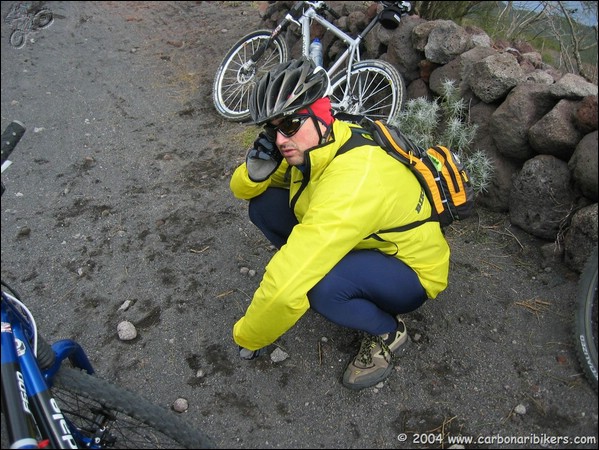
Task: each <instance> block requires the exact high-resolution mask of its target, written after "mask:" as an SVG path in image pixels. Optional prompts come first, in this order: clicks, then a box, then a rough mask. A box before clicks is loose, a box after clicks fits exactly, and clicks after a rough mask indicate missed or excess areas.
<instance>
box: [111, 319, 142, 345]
mask: <svg viewBox="0 0 599 450" xmlns="http://www.w3.org/2000/svg"><path fill="white" fill-rule="evenodd" d="M116 330H117V332H118V334H119V339H120V340H121V341H131V340H133V339H135V338H136V337H137V330H136V329H135V325H133V324H132V323H131V322H128V321H126V320H125V321H123V322H121V323H119V324H118V325H117V327H116Z"/></svg>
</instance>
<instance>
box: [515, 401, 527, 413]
mask: <svg viewBox="0 0 599 450" xmlns="http://www.w3.org/2000/svg"><path fill="white" fill-rule="evenodd" d="M514 412H515V413H516V414H519V415H521V416H523V415H524V414H526V406H524V405H523V404H522V403H520V404H519V405H518V406H516V407H515V408H514Z"/></svg>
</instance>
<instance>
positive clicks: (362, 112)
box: [212, 1, 411, 122]
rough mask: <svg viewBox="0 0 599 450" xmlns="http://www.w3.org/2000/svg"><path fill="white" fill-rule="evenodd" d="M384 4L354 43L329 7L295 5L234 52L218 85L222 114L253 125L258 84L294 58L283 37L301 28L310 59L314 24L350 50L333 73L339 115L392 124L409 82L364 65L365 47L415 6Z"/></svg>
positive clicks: (382, 65) (378, 65) (379, 65)
mask: <svg viewBox="0 0 599 450" xmlns="http://www.w3.org/2000/svg"><path fill="white" fill-rule="evenodd" d="M380 3H381V4H382V9H381V11H380V12H379V13H378V14H377V15H376V16H375V17H374V18H373V19H372V20H371V22H370V23H369V24H368V26H366V28H365V29H364V30H363V31H362V32H361V33H360V34H359V35H358V36H357V37H355V38H354V37H351V36H350V35H349V34H347V33H346V32H344V31H342V30H341V29H339V28H338V27H337V26H335V25H334V24H333V23H331V22H330V21H329V20H328V19H326V18H325V17H324V14H325V13H328V14H330V15H331V16H332V17H333V18H335V19H338V18H339V17H340V16H339V14H337V13H336V12H335V11H334V10H333V9H332V8H331V7H329V6H328V5H327V4H326V3H325V2H323V1H317V2H309V1H298V2H295V4H294V5H293V7H292V8H291V9H290V10H289V12H288V13H287V15H286V16H285V18H284V19H283V20H282V21H281V22H280V23H279V24H278V26H277V27H276V28H275V29H274V30H257V31H254V32H252V33H250V34H248V35H246V36H244V37H243V38H241V39H240V40H239V41H237V43H235V45H233V47H231V49H230V50H229V52H228V53H227V54H226V56H225V58H224V59H223V61H222V63H221V64H220V66H219V67H218V70H217V72H216V77H215V80H214V85H213V89H212V98H213V102H214V106H215V108H216V110H217V111H218V113H219V114H220V115H222V116H223V117H225V118H227V119H229V120H235V121H240V122H244V121H247V120H248V119H249V117H250V112H249V106H248V101H249V97H250V93H251V90H252V89H253V86H254V82H255V81H256V79H258V78H259V77H260V76H261V75H262V74H264V73H266V72H268V71H269V70H270V69H272V68H273V67H274V66H276V65H277V64H280V63H282V62H285V61H287V60H288V59H289V55H290V52H289V44H288V43H287V42H286V40H285V39H284V35H283V32H284V31H285V30H286V29H287V28H288V27H289V26H290V25H292V24H294V25H297V26H298V27H300V30H301V39H302V54H303V56H305V57H309V48H310V25H311V24H312V22H313V21H316V22H318V23H319V24H321V25H322V26H323V27H324V28H325V30H326V31H328V32H331V33H333V34H334V35H335V37H336V38H338V39H339V40H340V41H341V42H342V43H344V45H345V51H344V52H343V53H341V55H340V56H339V57H338V58H337V59H336V60H335V61H334V62H333V63H332V65H331V66H330V67H328V68H327V72H328V74H329V78H330V79H331V91H330V99H331V104H332V107H333V110H334V112H335V113H340V112H342V113H347V114H350V115H354V116H365V117H368V118H370V119H373V120H375V119H383V120H389V119H391V118H392V117H394V116H395V115H396V114H397V112H399V110H400V109H401V107H402V106H403V102H404V98H405V83H404V81H403V78H402V76H401V75H400V74H399V72H398V71H397V70H396V69H395V67H393V65H391V64H389V63H388V62H386V61H381V60H373V59H368V60H366V59H365V60H361V58H360V43H361V42H362V41H363V39H364V37H365V36H366V35H367V34H368V33H369V32H370V31H371V30H372V29H373V28H374V26H375V25H376V24H377V23H378V22H381V23H382V24H383V25H384V26H395V27H396V26H397V24H399V21H400V20H401V16H402V15H404V14H406V13H408V12H409V11H410V9H411V5H410V3H409V2H405V1H400V2H380ZM325 63H326V61H325Z"/></svg>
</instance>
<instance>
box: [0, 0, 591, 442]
mask: <svg viewBox="0 0 599 450" xmlns="http://www.w3.org/2000/svg"><path fill="white" fill-rule="evenodd" d="M12 3H13V2H2V17H3V18H4V17H5V15H6V13H7V11H8V9H9V8H10V6H11V4H12ZM48 6H49V7H50V8H51V9H52V11H53V12H54V14H55V22H54V24H53V25H52V26H51V27H50V28H48V29H45V30H41V31H38V32H36V33H33V34H31V35H30V36H29V37H30V40H28V42H27V44H26V45H25V46H24V47H23V48H21V49H15V48H12V47H11V46H10V45H9V42H8V37H9V34H10V32H11V25H10V24H8V23H5V22H4V21H3V22H2V33H1V39H2V43H1V45H2V99H1V109H2V129H4V128H5V127H6V125H7V124H8V123H9V122H10V121H12V120H15V119H16V120H20V121H21V122H23V123H24V124H25V125H26V127H27V130H28V131H27V133H26V135H25V137H24V138H23V140H22V142H21V144H20V145H19V147H18V149H17V151H16V153H15V155H14V157H13V158H12V160H13V161H14V166H13V167H11V168H10V170H9V171H8V173H7V175H6V176H3V181H4V182H5V184H6V186H7V192H6V194H5V195H4V196H3V198H2V279H3V280H5V281H7V282H9V283H10V284H11V285H15V287H17V288H18V289H19V290H20V291H21V292H22V293H23V294H24V295H26V297H27V298H28V300H27V303H28V304H29V305H30V306H31V307H32V308H33V310H34V313H35V314H36V315H37V317H38V321H39V326H40V328H41V329H42V330H44V331H45V334H46V337H47V338H48V339H49V340H54V339H58V338H65V337H71V338H75V339H77V340H79V341H80V342H81V343H82V344H83V345H84V347H85V348H86V349H87V350H88V352H89V354H90V357H91V358H92V360H93V362H94V363H95V365H96V366H97V370H98V372H99V373H100V374H102V375H103V376H105V377H107V378H110V379H113V380H115V381H117V382H119V383H121V384H123V385H125V386H127V387H129V388H131V389H133V390H137V391H139V392H142V393H143V394H145V395H146V396H148V397H150V398H152V399H153V400H154V401H155V402H156V403H159V404H162V405H164V406H165V407H167V406H170V405H171V404H172V403H173V402H174V401H175V399H177V398H178V397H184V398H187V399H188V400H189V403H190V407H189V410H188V411H187V412H186V413H185V414H184V416H185V417H186V418H187V419H188V420H190V421H191V422H192V423H194V424H195V425H197V426H198V427H202V428H203V429H204V430H206V431H207V432H208V433H209V434H210V435H211V436H212V437H213V438H214V439H215V441H216V442H217V444H218V445H219V446H220V447H226V448H275V447H282V448H371V447H379V448H423V447H428V448H440V447H441V444H440V443H439V442H438V439H440V438H444V439H445V440H444V443H443V446H444V447H445V448H447V447H449V445H450V444H449V443H448V441H447V438H448V437H449V436H466V437H468V436H470V437H474V439H476V438H479V437H482V438H483V439H486V441H482V442H481V443H478V444H476V445H475V444H471V445H466V448H596V439H597V396H596V394H595V393H594V392H593V391H592V390H591V388H590V387H589V386H588V384H587V383H586V382H585V381H584V380H583V379H582V378H581V375H580V369H579V365H578V363H577V362H576V360H575V356H574V349H573V345H572V339H573V338H572V330H571V326H572V324H571V319H572V317H573V308H574V305H575V300H574V295H575V289H576V279H577V278H576V275H575V274H573V273H571V272H569V271H567V270H566V269H565V268H564V267H562V266H561V265H560V264H548V263H547V262H544V259H543V258H542V257H541V252H540V246H541V245H542V244H544V243H543V242H540V241H538V240H536V239H532V238H531V237H530V236H528V235H526V234H525V233H523V232H521V231H520V230H518V229H516V228H514V227H512V226H510V224H509V222H508V221H507V219H506V217H504V216H501V215H497V214H491V213H489V212H486V211H484V210H480V211H478V214H477V215H476V217H474V218H472V219H471V220H468V221H466V222H464V223H462V224H459V225H457V226H455V227H454V228H452V229H450V230H449V232H448V240H449V241H450V244H451V247H452V266H451V275H450V277H451V279H450V287H449V288H448V289H447V291H446V292H445V293H443V294H442V295H441V296H440V297H439V299H438V300H436V301H433V302H430V303H429V304H427V305H426V306H425V307H424V308H422V309H421V310H420V311H418V312H416V313H414V314H411V315H409V316H407V317H406V323H407V326H408V331H409V333H410V336H411V338H412V343H411V346H410V348H409V349H408V351H407V352H406V354H405V356H403V357H402V360H401V362H400V364H399V366H398V367H397V368H396V371H395V373H393V375H392V376H391V377H390V378H389V380H388V381H386V382H385V383H384V385H383V386H382V387H380V388H373V389H367V390H365V391H362V392H352V391H349V390H347V389H345V388H344V387H343V386H342V385H341V383H340V381H339V378H340V376H341V375H342V373H343V370H344V368H345V366H346V364H347V362H348V361H349V360H350V358H351V357H352V356H353V354H354V352H355V351H356V349H357V345H358V335H356V334H355V333H353V332H351V331H349V330H344V329H340V328H339V327H336V326H334V325H332V324H330V323H328V322H326V321H325V320H324V319H322V318H321V317H319V316H317V315H316V314H315V313H312V312H308V313H307V314H306V315H305V317H303V318H302V319H301V320H300V322H299V323H298V324H297V326H296V327H294V328H293V329H292V330H291V331H290V332H289V333H287V334H286V335H284V336H283V337H282V338H281V339H280V340H279V341H278V342H277V345H278V346H279V347H280V348H282V349H283V350H284V351H285V352H287V353H288V354H289V358H288V359H286V360H285V361H283V362H280V363H273V362H271V361H270V360H269V359H268V358H265V359H263V360H259V361H254V362H249V363H248V362H242V361H240V360H239V358H238V356H237V352H236V347H235V346H234V345H233V342H232V339H231V327H232V325H233V324H234V322H235V321H236V320H237V318H238V317H239V316H240V315H241V314H242V313H243V311H244V310H245V308H246V307H247V305H248V304H249V301H250V299H251V296H252V293H253V292H254V290H255V289H256V287H257V285H258V283H259V282H260V278H261V275H262V273H263V270H264V266H265V265H266V263H267V262H268V260H269V258H270V257H271V255H272V251H271V250H270V248H269V246H268V243H267V242H266V241H265V240H264V239H263V238H262V237H261V236H260V235H259V234H258V233H257V231H256V230H255V229H254V228H253V226H252V225H251V224H250V223H249V221H248V220H247V217H246V205H245V204H244V203H243V202H240V201H237V200H235V199H234V198H233V197H232V196H231V195H230V193H229V189H228V180H229V176H230V173H231V170H232V169H233V168H234V167H235V165H236V164H237V163H238V162H239V161H240V160H241V158H242V156H243V154H244V148H243V146H242V145H241V144H240V142H241V141H242V139H243V134H244V132H247V129H248V127H247V126H245V125H241V124H236V123H230V122H227V121H225V120H223V119H222V118H220V117H219V116H218V114H217V113H216V112H215V111H214V109H213V107H212V103H211V84H212V80H213V76H214V73H215V71H216V68H217V65H218V64H219V62H220V60H221V59H222V57H223V56H224V54H225V52H226V51H227V50H228V48H229V47H230V46H231V45H232V44H233V43H234V42H235V41H236V40H237V39H238V38H239V37H241V36H242V35H243V34H245V33H247V32H250V31H252V30H253V29H256V28H258V27H261V23H260V19H259V16H258V13H257V10H256V6H255V2H160V3H158V2H51V3H49V4H48ZM243 267H247V268H249V269H252V270H255V271H256V272H257V275H256V276H254V277H251V276H248V275H244V274H243V273H242V272H241V270H240V269H241V268H243ZM127 300H130V301H131V302H132V306H131V307H130V308H129V309H128V310H127V311H122V310H119V307H120V306H121V305H122V304H123V303H124V302H125V301H127ZM121 320H130V321H132V322H133V323H135V325H136V326H137V328H138V331H139V337H138V338H137V339H136V340H134V341H132V342H130V343H125V342H121V341H119V340H118V338H117V334H116V326H117V324H118V322H120V321H121ZM274 348H275V347H274V346H273V347H272V349H274ZM402 433H405V435H402ZM423 433H429V434H426V435H424V434H423ZM398 436H399V438H398ZM402 436H405V440H402V439H403V437H402ZM500 437H501V438H503V439H519V440H518V441H515V442H513V443H511V444H509V445H502V444H501V441H499V438H500ZM565 437H567V438H569V439H574V438H575V437H579V438H580V437H591V438H594V439H595V443H590V444H589V443H586V444H575V443H574V444H573V443H572V441H570V442H569V443H566V442H564V441H563V439H564V438H565ZM426 438H433V439H432V442H430V443H427V441H426ZM543 438H549V439H558V438H561V439H562V441H561V442H559V443H556V444H552V443H547V442H541V440H542V439H543ZM417 439H419V440H420V441H419V442H418V441H417ZM500 444H501V445H500Z"/></svg>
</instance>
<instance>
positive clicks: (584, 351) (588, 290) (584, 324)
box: [575, 247, 598, 392]
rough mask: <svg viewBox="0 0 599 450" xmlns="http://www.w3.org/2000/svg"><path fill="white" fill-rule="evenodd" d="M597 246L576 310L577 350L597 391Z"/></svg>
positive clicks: (587, 267)
mask: <svg viewBox="0 0 599 450" xmlns="http://www.w3.org/2000/svg"><path fill="white" fill-rule="evenodd" d="M597 312H598V310H597V247H595V249H594V250H593V252H592V253H591V256H590V257H589V259H588V261H587V263H586V265H585V267H584V270H583V271H582V273H581V275H580V282H579V286H578V305H577V310H576V320H575V330H576V343H575V344H576V351H577V356H578V359H579V360H580V364H581V365H582V369H583V372H584V374H585V376H586V377H587V379H588V380H589V382H590V383H591V385H592V386H593V388H594V389H595V392H597Z"/></svg>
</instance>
